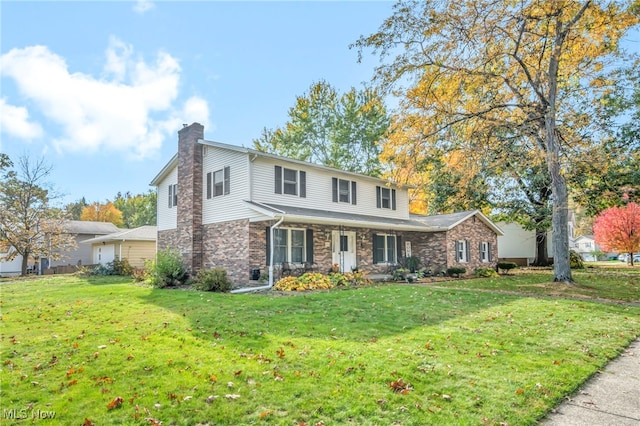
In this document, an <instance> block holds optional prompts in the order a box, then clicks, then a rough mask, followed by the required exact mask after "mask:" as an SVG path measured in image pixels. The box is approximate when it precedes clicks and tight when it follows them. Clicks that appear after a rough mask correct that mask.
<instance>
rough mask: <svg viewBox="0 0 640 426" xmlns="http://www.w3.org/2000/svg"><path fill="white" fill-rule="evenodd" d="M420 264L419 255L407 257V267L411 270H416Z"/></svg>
mask: <svg viewBox="0 0 640 426" xmlns="http://www.w3.org/2000/svg"><path fill="white" fill-rule="evenodd" d="M419 266H420V259H418V257H416V256H411V257H408V258H407V264H406V267H407V268H408V269H409V271H410V272H416V271H417V270H418V267H419Z"/></svg>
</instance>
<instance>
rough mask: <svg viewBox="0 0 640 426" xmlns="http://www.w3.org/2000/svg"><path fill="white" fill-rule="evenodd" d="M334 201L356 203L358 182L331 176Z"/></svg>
mask: <svg viewBox="0 0 640 426" xmlns="http://www.w3.org/2000/svg"><path fill="white" fill-rule="evenodd" d="M331 190H332V193H333V202H334V203H337V202H340V203H351V204H356V183H355V182H354V181H350V180H344V179H338V178H331Z"/></svg>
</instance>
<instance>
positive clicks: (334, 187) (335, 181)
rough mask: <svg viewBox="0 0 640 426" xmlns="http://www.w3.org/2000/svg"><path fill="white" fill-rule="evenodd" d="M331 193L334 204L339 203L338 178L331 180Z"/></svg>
mask: <svg viewBox="0 0 640 426" xmlns="http://www.w3.org/2000/svg"><path fill="white" fill-rule="evenodd" d="M331 192H332V196H333V202H334V203H337V202H338V178H331Z"/></svg>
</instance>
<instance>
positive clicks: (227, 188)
mask: <svg viewBox="0 0 640 426" xmlns="http://www.w3.org/2000/svg"><path fill="white" fill-rule="evenodd" d="M229 192H231V168H229V166H227V167H225V168H224V195H227V194H229Z"/></svg>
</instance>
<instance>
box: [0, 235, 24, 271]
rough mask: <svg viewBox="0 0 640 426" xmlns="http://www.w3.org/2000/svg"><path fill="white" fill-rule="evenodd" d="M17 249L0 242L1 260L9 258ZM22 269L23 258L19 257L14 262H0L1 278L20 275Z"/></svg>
mask: <svg viewBox="0 0 640 426" xmlns="http://www.w3.org/2000/svg"><path fill="white" fill-rule="evenodd" d="M13 251H15V249H14V248H13V247H12V246H11V245H9V243H6V242H0V258H4V257H5V256H8V255H9V253H11V252H13ZM20 268H22V256H20V255H18V256H16V257H15V258H14V259H13V260H0V277H8V276H15V275H20V272H21V271H20Z"/></svg>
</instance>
